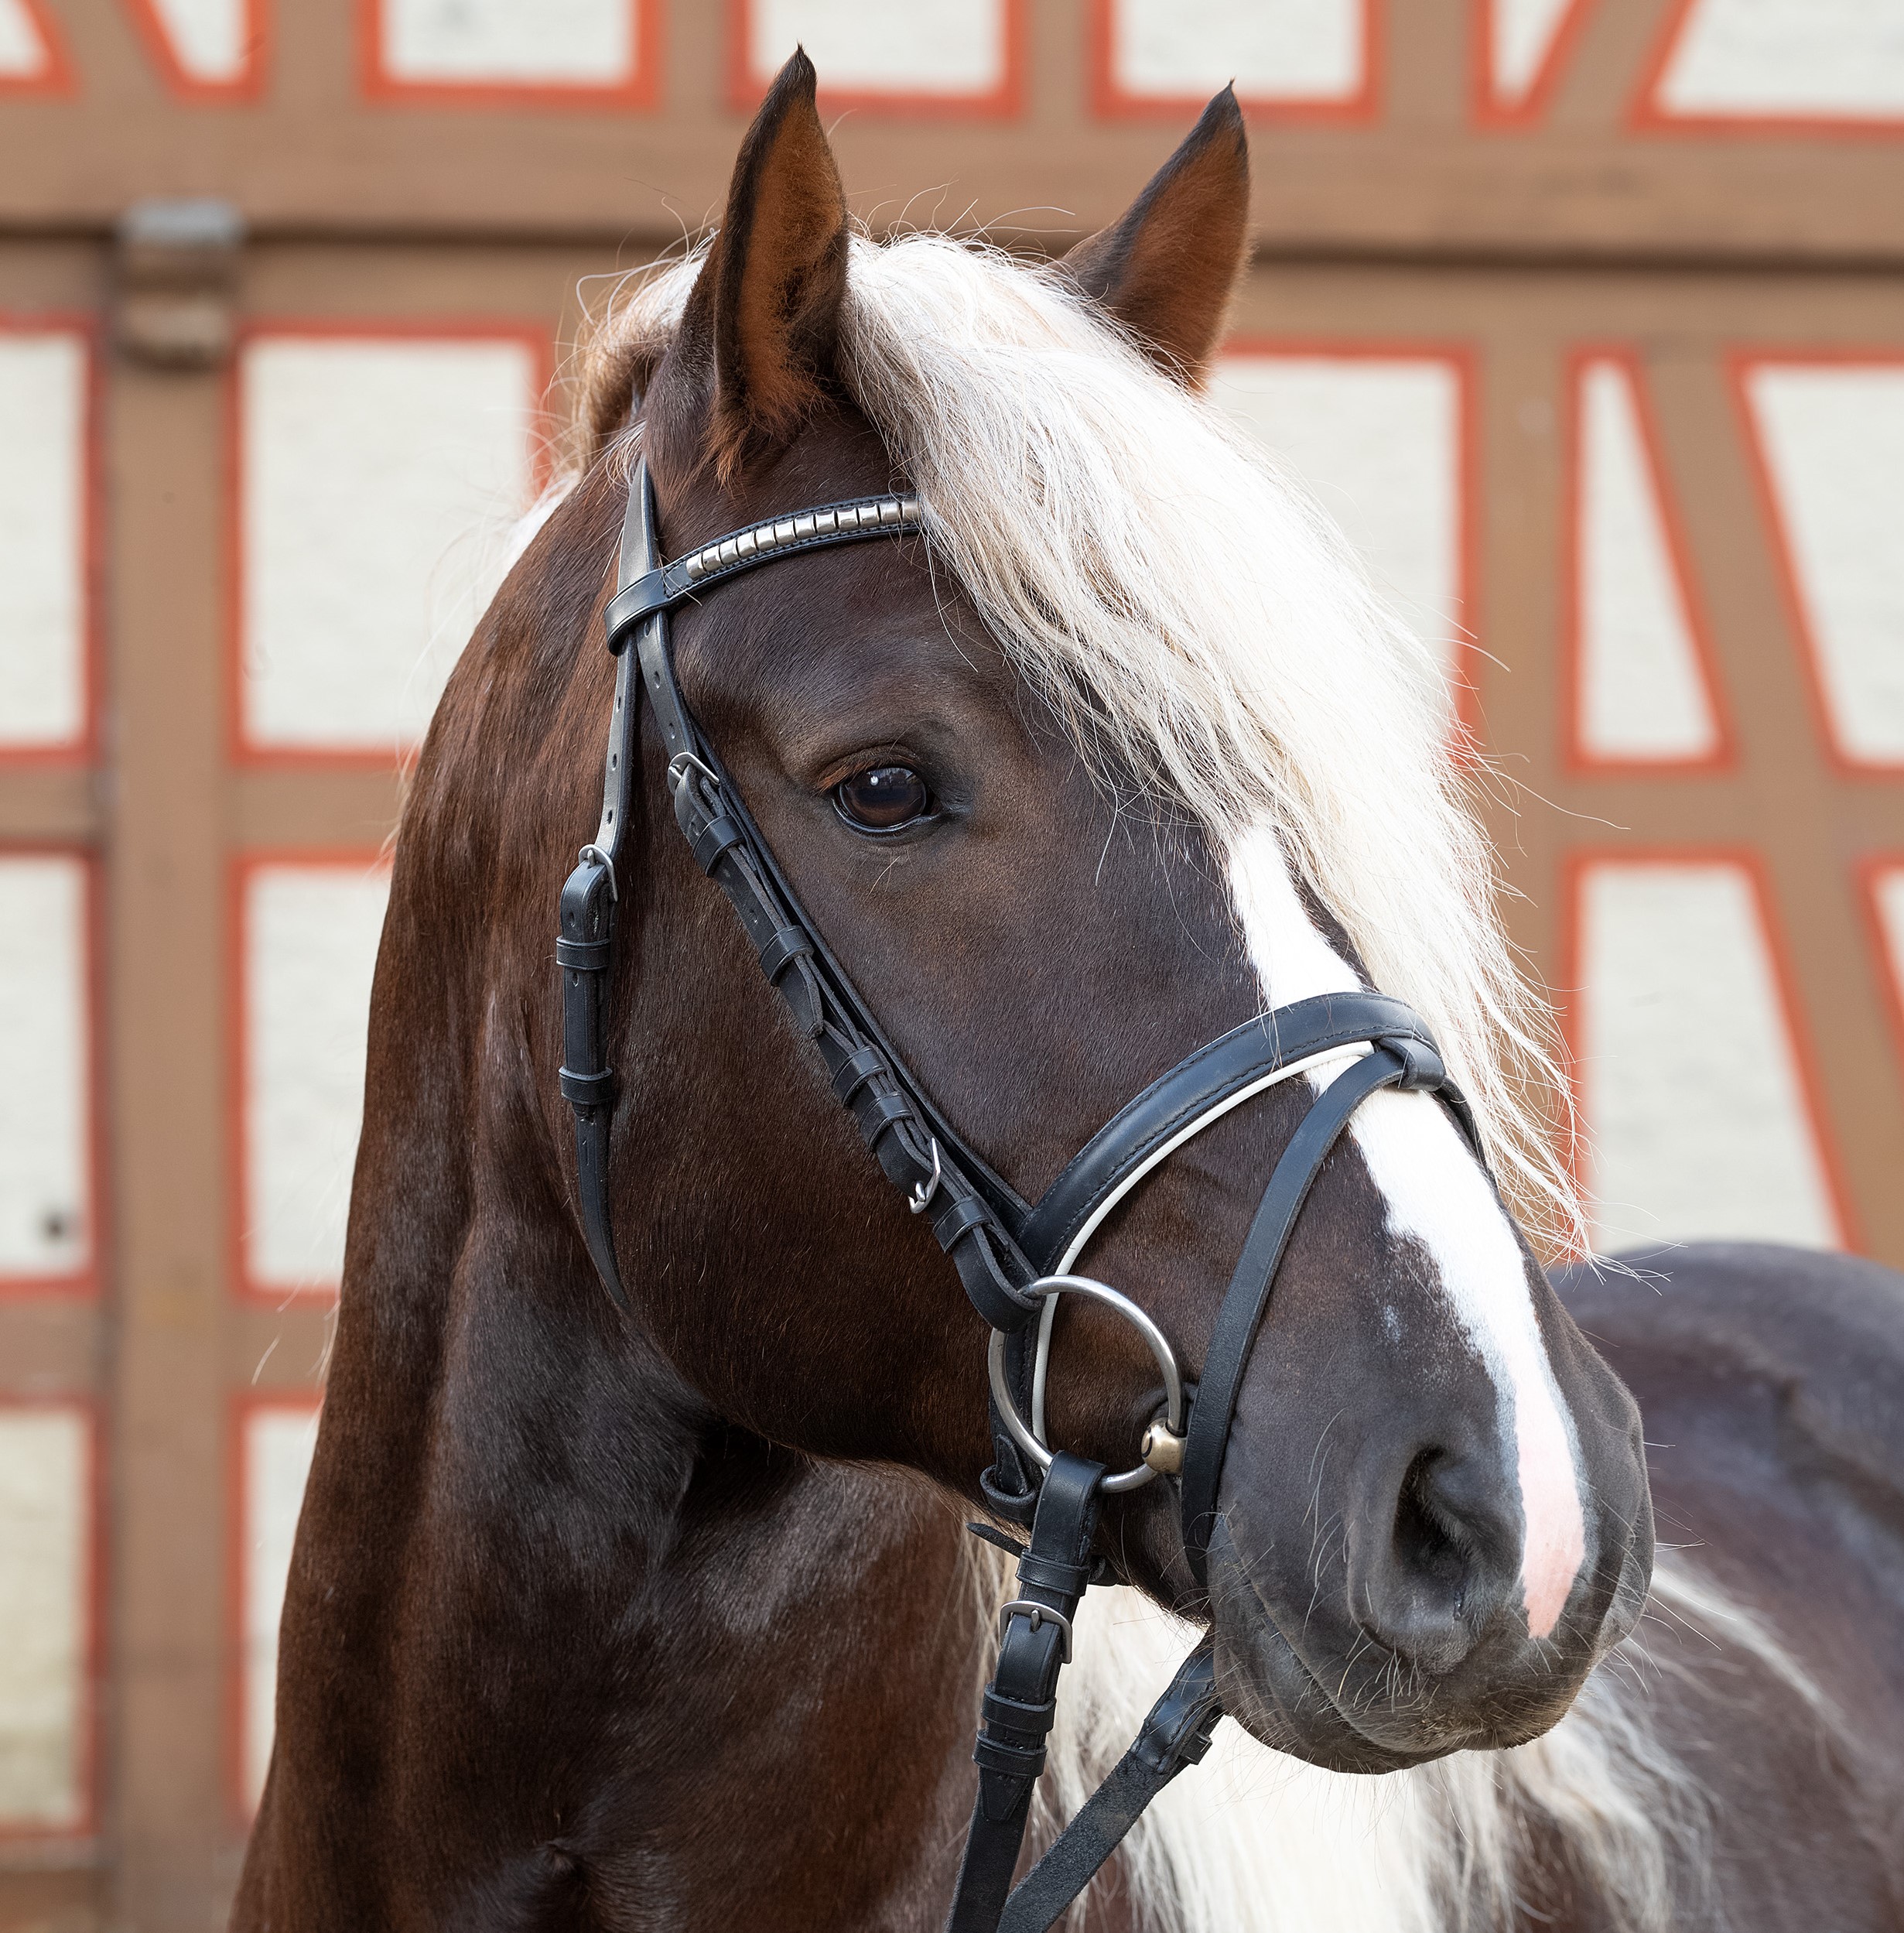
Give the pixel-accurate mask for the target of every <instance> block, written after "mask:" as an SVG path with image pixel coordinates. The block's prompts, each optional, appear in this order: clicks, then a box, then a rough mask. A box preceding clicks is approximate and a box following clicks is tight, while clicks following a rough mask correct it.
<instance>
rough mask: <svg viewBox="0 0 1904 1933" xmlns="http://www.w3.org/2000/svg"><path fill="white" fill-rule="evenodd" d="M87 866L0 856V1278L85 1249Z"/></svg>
mask: <svg viewBox="0 0 1904 1933" xmlns="http://www.w3.org/2000/svg"><path fill="white" fill-rule="evenodd" d="M86 898H87V895H86V868H85V865H84V862H83V861H82V860H79V859H77V858H68V857H63V856H60V855H57V854H53V855H46V856H40V855H28V854H17V855H12V856H0V1279H4V1278H5V1277H7V1276H9V1275H12V1276H28V1277H38V1276H59V1275H68V1274H73V1272H74V1271H77V1270H79V1269H81V1268H84V1267H85V1265H86V1264H87V1261H88V1259H89V1257H90V1256H91V1251H92V1240H91V1227H90V1223H91V1207H92V1204H91V1199H90V1196H91V1178H90V1174H89V1168H90V1165H91V1164H90V1162H88V1159H87V1144H88V1138H89V1134H90V1120H89V1116H90V1111H91V1110H90V1107H89V1104H88V1096H89V1091H90V1077H91V1067H90V1062H91V1040H90V1038H89V1035H90V1033H91V1028H90V1026H89V1025H88V1020H89V1012H90V1003H89V1002H88V1001H87V932H86V925H87V918H86Z"/></svg>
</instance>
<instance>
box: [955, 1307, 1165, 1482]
mask: <svg viewBox="0 0 1904 1933" xmlns="http://www.w3.org/2000/svg"><path fill="white" fill-rule="evenodd" d="M1024 1293H1025V1294H1026V1295H1035V1296H1037V1298H1039V1299H1040V1300H1041V1301H1043V1300H1044V1299H1045V1298H1047V1297H1049V1296H1053V1295H1082V1296H1083V1297H1084V1298H1085V1299H1086V1300H1087V1301H1089V1302H1101V1303H1102V1305H1104V1307H1105V1308H1106V1309H1112V1310H1114V1311H1115V1312H1116V1313H1117V1314H1118V1315H1121V1316H1123V1319H1124V1320H1125V1321H1126V1322H1128V1323H1129V1324H1130V1326H1131V1327H1132V1328H1133V1329H1135V1330H1136V1331H1137V1333H1138V1334H1139V1335H1140V1336H1142V1337H1143V1339H1144V1341H1145V1343H1147V1345H1148V1346H1149V1348H1150V1353H1151V1355H1152V1356H1153V1357H1155V1359H1156V1360H1157V1367H1158V1369H1159V1370H1161V1371H1162V1372H1163V1377H1164V1425H1165V1426H1166V1427H1167V1428H1168V1430H1169V1431H1170V1432H1171V1435H1173V1436H1176V1437H1181V1435H1183V1433H1184V1379H1183V1376H1182V1374H1181V1371H1180V1370H1178V1367H1177V1357H1176V1354H1175V1353H1174V1351H1173V1350H1171V1346H1170V1343H1169V1342H1168V1340H1167V1339H1166V1337H1165V1336H1164V1332H1163V1331H1162V1330H1161V1329H1159V1328H1158V1327H1157V1325H1156V1323H1154V1322H1152V1321H1151V1319H1150V1317H1149V1316H1148V1315H1146V1314H1145V1313H1144V1312H1143V1310H1142V1309H1140V1308H1139V1307H1138V1306H1137V1304H1136V1303H1135V1302H1133V1301H1132V1300H1131V1299H1130V1297H1129V1296H1128V1295H1120V1294H1119V1292H1118V1291H1117V1290H1116V1289H1114V1288H1112V1287H1111V1286H1110V1285H1109V1284H1108V1283H1106V1282H1099V1281H1093V1280H1092V1278H1090V1277H1089V1275H1041V1276H1040V1277H1039V1278H1038V1279H1037V1281H1035V1282H1033V1283H1031V1285H1029V1286H1028V1287H1027V1288H1026V1290H1025V1291H1024ZM986 1370H987V1372H988V1374H990V1377H991V1382H992V1400H993V1401H994V1402H995V1403H996V1404H997V1405H998V1413H999V1415H1000V1416H1001V1417H1002V1418H1003V1419H1004V1423H1005V1428H1006V1432H1007V1434H1008V1435H1010V1438H1011V1440H1012V1441H1013V1442H1014V1443H1016V1444H1017V1445H1018V1447H1019V1449H1021V1450H1022V1451H1023V1452H1024V1453H1025V1455H1026V1456H1028V1457H1030V1458H1031V1460H1032V1462H1033V1463H1035V1464H1037V1466H1038V1468H1039V1469H1050V1468H1051V1451H1050V1450H1048V1449H1046V1448H1045V1446H1044V1444H1042V1443H1041V1442H1039V1441H1038V1439H1037V1437H1036V1436H1035V1435H1034V1434H1033V1433H1032V1431H1031V1425H1029V1424H1027V1422H1026V1421H1025V1420H1024V1418H1023V1417H1022V1416H1020V1415H1019V1414H1018V1406H1017V1404H1016V1403H1014V1401H1012V1397H1011V1391H1010V1387H1009V1386H1008V1384H1007V1382H1006V1380H1005V1332H1004V1331H1003V1329H993V1332H992V1341H991V1346H990V1349H989V1350H987V1351H986ZM1157 1473H1158V1472H1157V1466H1155V1465H1153V1464H1151V1463H1139V1464H1137V1465H1135V1466H1133V1468H1131V1469H1127V1470H1120V1471H1119V1472H1118V1473H1117V1474H1116V1476H1107V1477H1106V1478H1105V1479H1104V1480H1103V1482H1102V1483H1101V1484H1100V1485H1099V1488H1100V1489H1102V1490H1106V1491H1110V1492H1113V1493H1115V1492H1117V1491H1120V1490H1141V1489H1142V1488H1143V1486H1144V1485H1145V1484H1146V1483H1149V1482H1150V1480H1151V1478H1152V1477H1154V1476H1156V1475H1157Z"/></svg>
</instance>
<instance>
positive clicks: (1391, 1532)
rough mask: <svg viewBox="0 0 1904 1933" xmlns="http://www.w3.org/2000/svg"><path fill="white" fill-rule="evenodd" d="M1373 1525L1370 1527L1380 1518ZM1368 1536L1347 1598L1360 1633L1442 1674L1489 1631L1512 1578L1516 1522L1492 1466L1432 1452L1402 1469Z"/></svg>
mask: <svg viewBox="0 0 1904 1933" xmlns="http://www.w3.org/2000/svg"><path fill="white" fill-rule="evenodd" d="M1374 1521H1375V1522H1376V1523H1380V1522H1381V1521H1383V1520H1382V1518H1381V1517H1379V1516H1378V1517H1375V1519H1374ZM1386 1528H1387V1535H1386V1537H1384V1536H1383V1534H1381V1532H1380V1531H1376V1533H1375V1534H1373V1535H1372V1536H1371V1538H1369V1541H1368V1545H1367V1547H1366V1551H1365V1552H1364V1553H1363V1555H1364V1557H1365V1558H1366V1562H1363V1563H1362V1565H1359V1566H1358V1568H1359V1569H1361V1570H1362V1573H1363V1575H1362V1579H1361V1580H1360V1582H1361V1585H1362V1588H1361V1589H1360V1590H1359V1591H1358V1592H1356V1593H1355V1597H1354V1602H1355V1603H1356V1605H1357V1606H1358V1608H1359V1611H1360V1613H1361V1619H1362V1623H1363V1625H1364V1626H1365V1627H1366V1629H1367V1630H1368V1631H1369V1635H1370V1636H1371V1637H1374V1638H1376V1639H1377V1640H1379V1642H1380V1643H1382V1644H1385V1645H1386V1646H1387V1647H1388V1648H1389V1649H1390V1651H1394V1652H1395V1653H1396V1654H1397V1655H1398V1656H1400V1657H1401V1658H1405V1659H1407V1661H1408V1662H1409V1663H1410V1664H1414V1665H1416V1666H1417V1667H1418V1668H1420V1669H1421V1670H1424V1671H1435V1672H1440V1671H1451V1670H1452V1669H1453V1668H1454V1667H1455V1666H1456V1665H1457V1664H1459V1663H1460V1662H1461V1660H1462V1659H1463V1658H1465V1657H1466V1656H1467V1655H1468V1653H1469V1652H1470V1651H1472V1650H1473V1649H1474V1647H1475V1644H1477V1643H1478V1641H1479V1640H1480V1639H1481V1637H1482V1635H1483V1634H1485V1631H1486V1630H1488V1628H1489V1626H1490V1625H1491V1624H1492V1622H1493V1620H1494V1617H1495V1613H1496V1612H1497V1611H1498V1610H1499V1609H1500V1607H1501V1606H1502V1603H1503V1602H1504V1601H1505V1599H1506V1596H1508V1593H1509V1590H1510V1589H1511V1587H1512V1585H1513V1580H1514V1579H1515V1577H1516V1575H1517V1574H1518V1569H1519V1550H1520V1537H1519V1524H1518V1517H1517V1516H1516V1513H1515V1512H1514V1510H1513V1507H1512V1505H1511V1504H1510V1503H1509V1502H1507V1501H1506V1499H1505V1498H1504V1497H1503V1494H1502V1483H1501V1475H1500V1471H1499V1466H1498V1464H1496V1462H1495V1460H1494V1459H1492V1458H1490V1457H1485V1456H1460V1455H1457V1454H1455V1453H1454V1452H1450V1451H1448V1450H1446V1449H1441V1448H1430V1449H1424V1450H1421V1451H1419V1452H1417V1454H1416V1455H1415V1456H1413V1458H1412V1459H1410V1462H1409V1463H1408V1464H1407V1467H1406V1469H1404V1471H1403V1475H1402V1478H1401V1480H1400V1483H1399V1485H1398V1486H1397V1487H1396V1490H1395V1493H1394V1503H1393V1510H1392V1511H1391V1512H1390V1513H1388V1514H1387V1517H1386Z"/></svg>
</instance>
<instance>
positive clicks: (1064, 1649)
mask: <svg viewBox="0 0 1904 1933" xmlns="http://www.w3.org/2000/svg"><path fill="white" fill-rule="evenodd" d="M1014 1617H1028V1618H1029V1619H1030V1620H1031V1628H1032V1630H1034V1631H1035V1630H1037V1628H1038V1627H1040V1626H1041V1625H1043V1624H1055V1625H1056V1626H1057V1627H1058V1637H1059V1638H1060V1639H1061V1641H1062V1644H1061V1658H1062V1661H1063V1662H1064V1663H1065V1664H1069V1663H1070V1662H1071V1620H1070V1619H1069V1618H1068V1617H1065V1614H1064V1613H1063V1612H1062V1611H1055V1610H1052V1609H1051V1606H1050V1605H1048V1604H1034V1603H1033V1602H1032V1601H1031V1599H1030V1598H1028V1597H1014V1599H1012V1600H1011V1601H1010V1603H1007V1604H1001V1605H1000V1606H999V1607H998V1641H999V1643H1000V1644H1003V1643H1004V1641H1005V1633H1006V1631H1007V1629H1008V1628H1009V1627H1010V1623H1011V1620H1013V1619H1014Z"/></svg>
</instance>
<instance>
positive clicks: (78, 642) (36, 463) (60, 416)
mask: <svg viewBox="0 0 1904 1933" xmlns="http://www.w3.org/2000/svg"><path fill="white" fill-rule="evenodd" d="M4 42H5V34H4V33H3V32H0V50H3V47H4ZM3 70H4V68H3V67H0V71H3ZM86 381H87V358H86V344H85V342H84V338H82V337H80V336H78V335H77V334H74V333H73V332H72V331H70V330H50V331H46V332H44V333H39V332H35V333H21V334H12V333H4V334H0V748H6V747H17V748H28V747H32V746H41V745H57V744H63V743H67V742H70V741H72V740H73V739H74V738H77V737H79V735H80V733H81V732H82V731H83V730H84V727H85V723H86V717H85V713H86V508H87V507H86Z"/></svg>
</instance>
